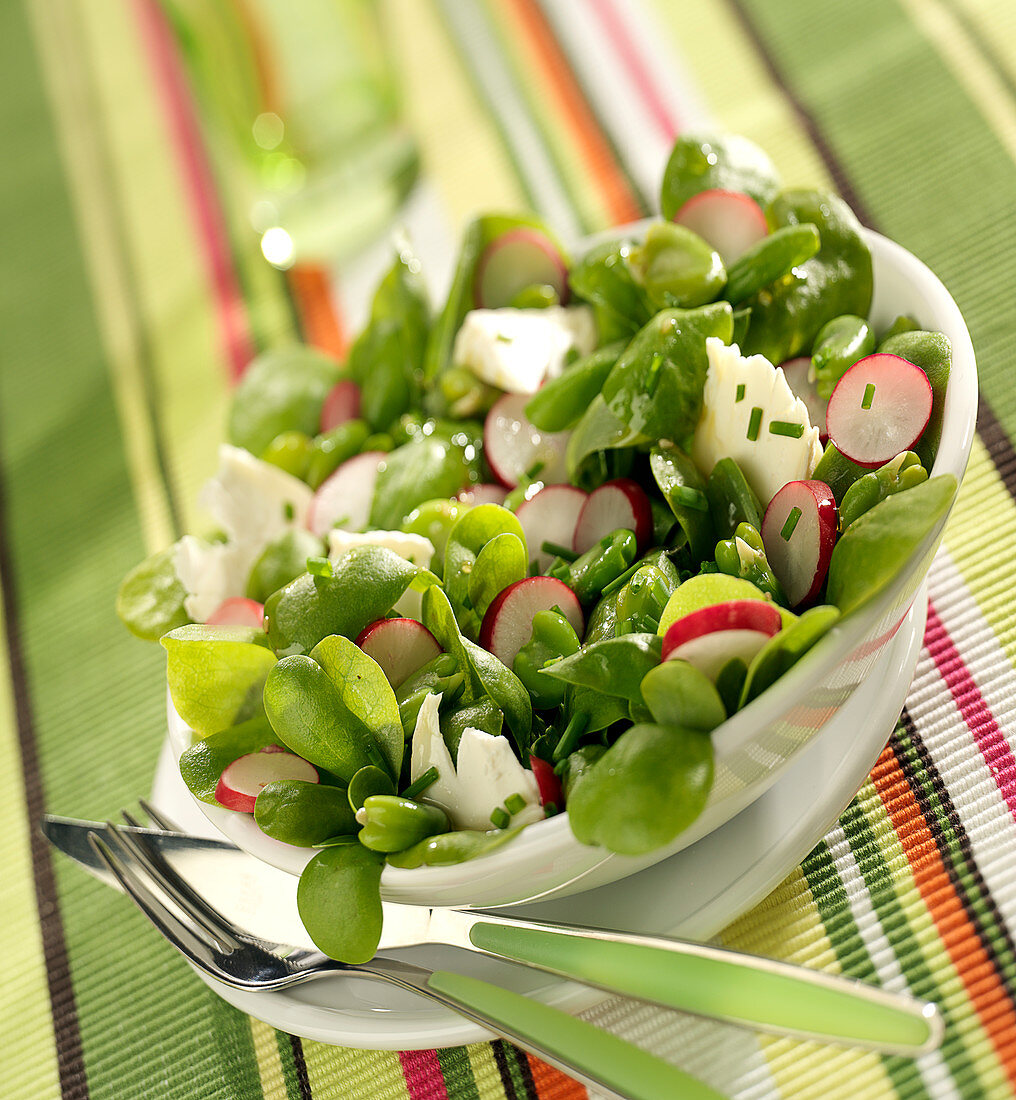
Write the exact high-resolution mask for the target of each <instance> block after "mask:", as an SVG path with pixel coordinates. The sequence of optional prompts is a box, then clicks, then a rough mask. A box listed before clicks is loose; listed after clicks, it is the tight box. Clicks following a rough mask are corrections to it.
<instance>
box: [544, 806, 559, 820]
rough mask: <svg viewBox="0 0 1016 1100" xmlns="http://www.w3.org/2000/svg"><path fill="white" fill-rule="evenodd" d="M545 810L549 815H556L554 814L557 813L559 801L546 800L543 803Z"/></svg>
mask: <svg viewBox="0 0 1016 1100" xmlns="http://www.w3.org/2000/svg"><path fill="white" fill-rule="evenodd" d="M543 812H544V813H545V814H546V815H547V817H554V815H555V814H556V813H557V803H556V802H545V803H544V804H543Z"/></svg>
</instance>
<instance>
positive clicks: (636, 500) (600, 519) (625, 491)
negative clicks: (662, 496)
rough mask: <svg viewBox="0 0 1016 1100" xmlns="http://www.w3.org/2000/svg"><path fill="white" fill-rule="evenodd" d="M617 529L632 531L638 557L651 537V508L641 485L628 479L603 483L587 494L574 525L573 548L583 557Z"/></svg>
mask: <svg viewBox="0 0 1016 1100" xmlns="http://www.w3.org/2000/svg"><path fill="white" fill-rule="evenodd" d="M619 527H625V528H627V529H628V530H629V531H632V532H634V535H635V541H636V542H637V543H638V552H639V553H640V554H642V553H643V552H644V551H645V550H646V548H647V547H648V546H649V542H650V540H651V539H652V537H653V508H652V505H651V504H650V503H649V497H647V496H646V493H645V490H644V489H643V488H642V486H641V485H639V483H638V482H637V481H632V480H631V478H628V477H619V478H616V479H615V480H614V481H605V482H604V483H603V484H602V485H601V486H600V487H599V488H598V489H594V490H593V491H592V492H591V493H590V494H589V496H588V497H587V498H586V503H585V505H584V506H583V508H582V512H581V514H580V515H579V519H578V523H577V524H576V525H575V538H574V540H573V542H572V546H573V549H574V550H575V552H576V553H577V554H584V553H585V552H586V551H587V550H588V549H589V548H590V547H591V546H595V545H596V543H598V542H599V541H600V539H602V538H603V537H604V536H605V535H609V534H610V532H611V531H616V530H617V529H618V528H619Z"/></svg>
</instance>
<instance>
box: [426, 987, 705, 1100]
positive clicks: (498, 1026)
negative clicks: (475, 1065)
mask: <svg viewBox="0 0 1016 1100" xmlns="http://www.w3.org/2000/svg"><path fill="white" fill-rule="evenodd" d="M426 984H427V987H428V988H429V989H430V990H431V992H432V993H436V994H438V995H439V997H440V998H441V999H444V1000H445V1001H446V1002H450V1003H451V1005H452V1007H454V1008H456V1009H457V1010H458V1011H461V1012H464V1013H465V1014H466V1015H469V1016H470V1017H471V1018H472V1019H474V1020H476V1021H477V1022H479V1023H481V1024H484V1025H486V1026H487V1027H490V1028H491V1029H492V1030H494V1031H497V1032H499V1033H500V1034H503V1035H506V1036H507V1037H508V1038H509V1039H511V1040H512V1041H513V1042H514V1043H516V1044H517V1045H518V1046H521V1047H523V1048H525V1049H526V1050H529V1051H531V1052H532V1053H533V1054H535V1055H536V1056H537V1057H538V1058H542V1059H543V1060H544V1061H546V1062H549V1063H550V1064H551V1065H554V1066H557V1067H559V1068H560V1069H561V1070H563V1071H564V1072H565V1073H568V1074H570V1075H571V1076H573V1077H575V1076H578V1078H579V1079H580V1080H582V1081H583V1082H585V1083H587V1084H591V1085H594V1086H597V1087H599V1088H607V1089H610V1090H612V1091H613V1092H615V1093H616V1094H617V1095H618V1096H621V1097H625V1098H628V1100H722V1096H721V1094H720V1093H718V1092H716V1091H715V1090H714V1089H712V1088H710V1087H709V1086H708V1085H706V1084H704V1083H703V1082H702V1081H699V1080H697V1079H696V1078H694V1077H691V1076H689V1075H688V1074H687V1073H683V1072H682V1071H681V1070H679V1069H677V1068H676V1067H675V1066H672V1065H670V1063H669V1062H664V1061H663V1060H662V1059H660V1058H657V1057H656V1056H655V1055H653V1054H649V1053H647V1052H646V1051H644V1050H641V1049H640V1048H639V1047H636V1046H632V1044H631V1043H627V1042H625V1041H624V1040H623V1039H619V1038H618V1037H617V1036H616V1035H611V1034H610V1032H609V1031H601V1030H600V1029H599V1028H597V1027H593V1025H592V1024H587V1023H586V1022H585V1021H584V1020H579V1019H577V1018H576V1017H575V1016H569V1015H568V1013H566V1012H562V1011H560V1009H556V1008H551V1007H550V1006H549V1005H545V1004H543V1003H542V1002H541V1001H533V1000H530V999H529V998H528V997H523V996H521V995H520V994H518V993H512V992H510V991H509V990H507V989H502V988H501V987H500V986H496V985H491V984H490V983H489V982H483V981H480V980H479V979H478V978H471V977H468V976H467V975H465V974H452V973H450V972H448V971H446V970H437V971H435V972H434V973H433V974H432V975H431V976H430V977H429V978H428V979H427V983H426Z"/></svg>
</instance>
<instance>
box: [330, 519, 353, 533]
mask: <svg viewBox="0 0 1016 1100" xmlns="http://www.w3.org/2000/svg"><path fill="white" fill-rule="evenodd" d="M348 522H349V516H339V518H338V519H337V520H336V521H335V522H334V523H333V524H332V530H335V529H337V528H338V529H344V528H345V526H346V524H347V523H348Z"/></svg>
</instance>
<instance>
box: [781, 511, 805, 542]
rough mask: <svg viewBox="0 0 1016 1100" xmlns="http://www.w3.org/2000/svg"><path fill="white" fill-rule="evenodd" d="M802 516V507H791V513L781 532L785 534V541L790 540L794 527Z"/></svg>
mask: <svg viewBox="0 0 1016 1100" xmlns="http://www.w3.org/2000/svg"><path fill="white" fill-rule="evenodd" d="M800 518H801V509H800V508H791V509H790V515H789V516H787V522H786V523H784V525H783V530H782V531H780V534H781V535H782V536H783V541H784V542H790V536H791V535H792V534H793V533H794V528H795V527H796V526H797V521H798V520H799V519H800Z"/></svg>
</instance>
